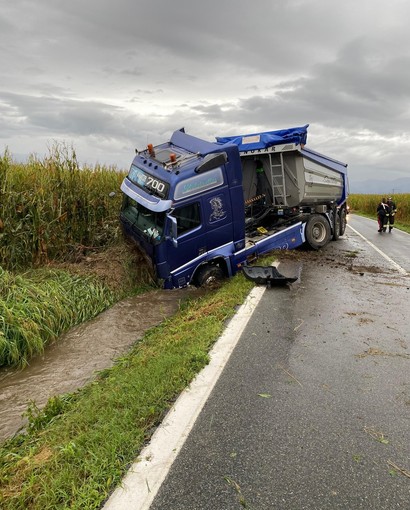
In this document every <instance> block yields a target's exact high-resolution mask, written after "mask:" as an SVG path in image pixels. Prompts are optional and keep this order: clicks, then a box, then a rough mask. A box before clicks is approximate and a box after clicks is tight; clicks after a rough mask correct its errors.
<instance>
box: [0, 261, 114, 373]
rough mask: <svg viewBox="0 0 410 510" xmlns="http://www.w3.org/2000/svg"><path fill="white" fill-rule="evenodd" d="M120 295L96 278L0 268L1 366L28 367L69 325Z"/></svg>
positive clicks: (94, 312)
mask: <svg viewBox="0 0 410 510" xmlns="http://www.w3.org/2000/svg"><path fill="white" fill-rule="evenodd" d="M116 297H118V296H116V295H115V292H113V291H112V290H111V289H110V288H109V287H107V286H106V285H104V284H103V283H101V282H100V281H98V280H97V279H96V278H95V277H84V276H79V275H72V274H69V273H67V272H65V271H51V270H37V271H36V272H34V273H31V274H29V275H16V274H12V273H10V272H8V271H4V270H3V269H1V268H0V366H1V365H25V364H27V362H28V360H29V359H30V358H31V357H32V356H33V355H35V354H38V353H42V352H43V350H44V346H45V345H46V344H47V343H48V342H50V341H52V340H54V339H56V338H57V336H58V335H59V334H61V333H62V332H63V331H65V330H67V329H68V328H69V327H71V326H74V325H75V324H79V323H81V322H83V321H84V320H87V319H90V318H91V317H93V316H95V315H96V314H98V313H99V312H102V311H103V310H104V309H106V308H107V307H108V306H110V305H111V304H112V303H113V302H114V301H115V298H116Z"/></svg>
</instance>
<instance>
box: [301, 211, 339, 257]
mask: <svg viewBox="0 0 410 510" xmlns="http://www.w3.org/2000/svg"><path fill="white" fill-rule="evenodd" d="M331 235H332V234H331V230H330V225H329V222H328V220H327V219H326V218H325V217H324V216H321V215H320V214H314V215H313V216H312V217H311V218H309V220H308V222H307V224H306V228H305V236H306V242H307V244H308V245H309V246H310V247H311V248H313V249H314V250H318V249H319V248H321V247H322V246H325V245H326V244H327V243H328V242H329V241H330V238H331Z"/></svg>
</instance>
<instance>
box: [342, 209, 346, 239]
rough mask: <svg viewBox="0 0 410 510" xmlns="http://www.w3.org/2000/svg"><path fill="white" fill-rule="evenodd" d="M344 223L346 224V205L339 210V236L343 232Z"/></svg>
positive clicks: (344, 228)
mask: <svg viewBox="0 0 410 510" xmlns="http://www.w3.org/2000/svg"><path fill="white" fill-rule="evenodd" d="M346 225H347V219H346V207H343V208H342V209H341V210H340V235H341V236H342V235H343V234H344V233H345V230H346Z"/></svg>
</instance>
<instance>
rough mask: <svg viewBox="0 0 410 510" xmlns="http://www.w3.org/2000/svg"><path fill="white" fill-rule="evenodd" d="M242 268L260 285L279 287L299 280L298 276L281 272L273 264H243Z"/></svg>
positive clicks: (245, 273) (249, 277)
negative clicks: (285, 274)
mask: <svg viewBox="0 0 410 510" xmlns="http://www.w3.org/2000/svg"><path fill="white" fill-rule="evenodd" d="M242 269H243V273H244V275H245V277H246V278H247V279H248V280H251V281H253V282H254V283H257V284H258V285H267V286H268V287H279V286H281V285H286V284H288V283H293V282H295V281H296V280H297V278H293V277H290V276H284V275H283V274H280V273H279V271H278V270H277V269H276V267H273V266H243V268H242Z"/></svg>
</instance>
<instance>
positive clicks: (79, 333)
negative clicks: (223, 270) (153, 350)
mask: <svg viewBox="0 0 410 510" xmlns="http://www.w3.org/2000/svg"><path fill="white" fill-rule="evenodd" d="M198 292H199V291H197V290H195V289H180V290H173V291H164V290H158V291H152V292H149V293H146V294H142V295H139V296H135V297H132V298H129V299H126V300H124V301H121V302H120V303H117V304H116V305H114V306H113V307H111V308H110V309H109V310H106V311H105V312H103V313H101V314H100V315H98V317H96V318H94V319H92V320H91V321H88V322H86V323H84V324H81V325H79V326H77V327H75V328H73V329H71V330H70V331H69V332H68V333H66V334H64V335H62V336H61V337H60V338H59V339H58V340H57V341H56V342H55V343H53V344H52V345H50V346H48V347H47V348H46V350H45V352H44V354H43V355H42V356H38V357H37V358H34V359H32V360H31V362H30V365H29V366H28V367H26V368H25V369H23V370H16V369H11V368H2V369H0V440H4V439H6V438H7V437H10V436H12V435H13V434H15V433H16V432H17V430H18V429H19V428H20V427H22V426H24V425H25V423H26V419H25V418H24V417H22V415H23V413H24V412H25V411H26V409H27V405H28V404H29V403H30V402H35V403H36V405H37V406H38V407H39V408H41V407H43V406H44V405H45V404H46V402H47V401H48V399H49V398H50V397H52V396H54V395H61V394H64V393H70V392H72V391H75V390H77V389H78V388H80V387H81V386H83V385H84V384H86V383H87V382H88V381H90V380H91V379H92V377H93V376H94V375H95V373H96V371H98V370H102V369H104V368H108V367H109V366H111V365H112V364H113V361H114V360H115V358H118V357H119V356H120V355H121V354H124V353H125V352H127V351H128V350H129V348H130V347H131V346H132V345H133V344H134V343H135V342H136V341H137V340H138V339H140V338H141V337H142V336H143V334H144V332H145V331H146V330H147V329H149V328H151V327H153V326H155V325H157V324H159V323H160V322H162V320H163V319H164V318H166V317H169V316H170V315H172V314H174V313H175V312H176V311H177V310H178V307H179V305H180V303H181V301H182V300H184V299H187V298H188V297H190V296H193V295H195V293H198Z"/></svg>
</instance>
